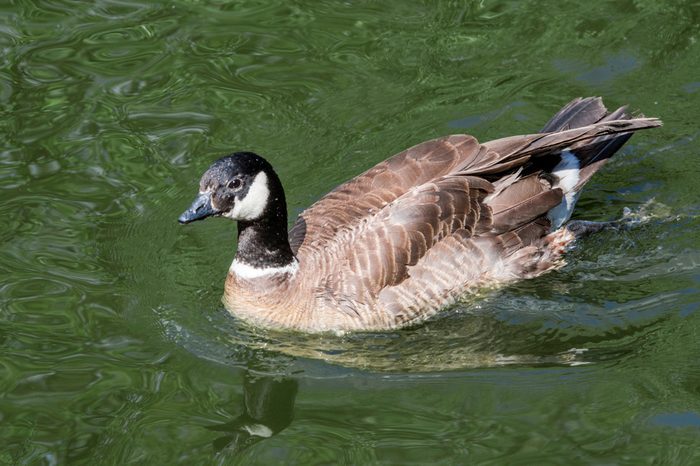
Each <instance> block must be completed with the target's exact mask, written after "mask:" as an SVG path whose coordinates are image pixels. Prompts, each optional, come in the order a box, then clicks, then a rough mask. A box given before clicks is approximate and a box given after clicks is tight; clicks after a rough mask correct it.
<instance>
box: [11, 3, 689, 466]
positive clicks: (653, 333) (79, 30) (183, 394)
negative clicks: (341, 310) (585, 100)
mask: <svg viewBox="0 0 700 466" xmlns="http://www.w3.org/2000/svg"><path fill="white" fill-rule="evenodd" d="M699 33H700V6H699V5H698V4H697V2H689V1H687V2H683V1H673V0H665V1H657V2H652V1H643V0H639V1H626V2H606V3H599V4H597V5H596V8H590V7H589V6H586V5H585V4H582V3H580V2H553V1H552V2H536V1H523V2H514V1H513V2H506V1H482V2H470V3H462V2H447V1H445V2H434V3H432V2H426V3H420V2H404V1H398V0H397V1H384V2H345V3H340V2H325V1H324V2H308V3H307V2H289V1H284V2H282V1H276V2H275V1H265V2H262V1H247V2H243V1H241V2H231V3H228V2H220V1H219V2H217V1H185V0H179V1H174V2H168V3H164V4H156V3H151V2H137V1H107V0H102V1H97V2H75V1H67V0H66V1H59V0H54V1H43V2H24V1H14V2H13V1H10V2H9V3H8V2H5V3H3V4H2V5H1V6H0V50H1V51H2V52H1V53H0V114H1V115H0V189H1V190H2V197H1V198H0V199H1V201H0V218H2V219H3V222H2V225H0V238H2V248H1V249H0V271H1V273H2V280H0V425H2V429H0V464H47V465H53V464H91V465H92V464H275V463H282V462H284V463H288V464H304V465H307V464H329V463H347V464H408V463H418V464H425V463H442V464H459V463H461V464H464V463H484V464H571V463H582V464H585V463H596V464H598V463H609V464H639V463H662V464H671V463H672V464H695V463H697V462H698V461H700V454H699V453H698V451H700V449H699V448H698V447H700V440H699V439H700V436H699V435H698V434H699V433H700V430H699V429H700V388H699V387H700V366H699V365H698V360H700V346H698V344H697V337H698V335H699V334H700V313H699V312H698V309H699V307H700V304H699V303H700V291H699V290H698V284H699V283H700V272H699V270H700V249H699V248H698V244H700V233H698V232H700V221H699V220H698V215H699V214H700V191H698V189H697V182H696V178H697V173H699V172H700V157H698V147H699V146H698V135H699V134H700V131H698V126H697V121H698V119H699V118H700V105H699V103H700V101H699V100H698V96H700V78H699V76H700V44H698V36H699ZM580 95H584V96H585V95H602V96H603V97H604V98H605V101H606V103H607V105H608V106H609V107H615V106H618V105H622V104H625V103H629V104H630V105H631V108H632V109H633V110H638V111H641V112H644V113H645V114H647V115H650V116H657V117H660V118H662V119H663V120H664V123H665V126H664V127H663V128H662V129H659V130H653V131H649V132H645V133H643V134H638V135H636V136H635V137H634V138H633V139H632V140H631V141H630V143H629V144H628V145H627V146H625V148H624V149H623V150H622V152H621V153H620V154H619V155H618V156H617V157H616V158H615V159H614V160H613V161H612V162H611V163H610V164H608V165H607V166H606V167H605V170H604V171H603V172H602V173H600V174H598V175H596V177H595V178H594V179H593V180H592V181H591V183H589V185H588V187H587V189H586V190H585V192H584V194H583V196H582V198H581V201H580V203H579V207H578V211H577V214H576V215H577V217H578V218H585V219H590V220H604V219H612V218H616V217H619V216H620V215H621V213H622V211H623V209H624V208H625V207H629V208H631V209H632V210H633V211H638V210H639V209H640V208H642V207H643V206H645V205H647V204H648V203H649V202H650V201H652V200H653V202H651V204H649V205H648V207H647V209H648V210H649V211H650V212H651V213H652V214H653V215H652V216H651V218H649V219H648V220H647V221H645V222H643V223H641V224H640V225H638V226H636V227H635V228H632V229H629V230H626V231H623V232H619V233H615V232H604V233H601V234H599V235H597V236H594V237H591V238H588V239H586V240H584V241H582V242H581V243H579V245H578V247H577V249H575V250H574V251H572V252H571V254H570V255H569V265H567V266H566V267H565V268H564V269H563V270H561V271H558V272H555V273H551V274H548V275H546V276H543V277H541V278H539V279H536V280H532V281H527V282H522V283H519V284H517V285H515V286H512V287H509V288H504V289H499V290H493V291H490V292H485V293H483V294H482V295H480V296H477V297H472V298H468V299H466V300H465V302H464V303H462V304H461V305H460V306H457V307H456V308H454V309H450V310H447V311H445V312H444V313H443V314H441V315H440V316H439V318H437V319H434V320H433V321H431V322H429V323H427V324H425V325H422V326H419V327H416V328H412V329H407V330H403V331H397V332H388V333H383V334H365V335H363V334H358V335H350V336H346V337H331V336H324V337H308V336H303V335H294V334H285V333H270V332H262V331H260V330H256V329H253V328H249V327H246V326H245V325H243V324H241V323H239V322H236V321H234V320H233V319H232V318H230V317H229V316H228V315H227V314H226V313H225V311H224V310H223V307H222V305H221V303H220V301H219V299H220V296H221V292H222V288H223V279H224V276H225V273H226V270H227V268H228V265H229V264H230V260H231V258H232V255H233V250H234V238H235V234H234V227H233V225H232V224H231V223H230V222H227V221H224V220H218V221H217V220H213V221H208V222H203V223H201V224H197V225H196V228H195V227H190V228H183V227H181V226H179V225H177V223H176V219H177V216H178V215H179V214H180V213H181V211H182V210H184V209H185V208H186V207H187V205H188V203H189V201H190V200H191V198H192V195H193V194H194V193H195V191H196V183H197V180H198V178H199V176H200V174H201V172H202V171H203V170H204V169H205V168H206V167H207V166H208V165H209V163H210V162H211V161H212V160H213V159H214V158H216V157H218V156H221V155H223V154H225V153H228V152H230V151H233V150H243V149H247V150H255V151H256V152H259V153H261V154H263V155H265V156H266V157H267V158H268V159H269V160H270V161H271V162H272V163H273V164H274V165H275V167H276V168H277V170H278V172H279V174H280V176H281V178H282V179H283V181H284V183H285V186H286V189H287V197H288V201H289V210H290V213H291V214H292V216H295V215H296V214H297V213H299V212H300V211H301V210H302V209H303V208H304V207H306V206H308V205H310V204H311V203H312V202H313V201H315V200H316V199H318V198H319V197H320V196H322V195H323V194H324V193H325V192H327V191H328V190H329V189H331V188H333V187H334V186H336V185H337V184H338V183H340V182H342V181H343V180H346V179H347V178H349V177H351V176H353V175H355V174H358V173H360V172H361V171H363V170H364V169H366V168H368V167H370V166H372V165H373V164H374V163H377V162H378V161H380V160H382V159H384V158H385V157H387V156H389V155H391V154H393V153H395V152H398V151H400V150H402V149H404V148H405V147H408V146H410V145H412V144H414V143H417V142H420V141H423V140H426V139H429V138H433V137H436V136H439V135H444V134H449V133H458V132H466V133H470V134H474V135H475V136H477V137H478V138H479V139H481V140H488V139H491V138H496V137H501V136H506V135H511V134H518V133H526V132H531V131H535V130H537V129H538V128H540V127H541V126H542V125H543V124H544V123H545V122H546V121H547V120H548V119H549V117H550V116H551V115H552V114H553V113H554V112H555V111H556V110H557V109H558V108H559V107H560V106H562V105H563V104H565V103H566V102H568V101H569V100H570V99H571V98H573V97H576V96H580Z"/></svg>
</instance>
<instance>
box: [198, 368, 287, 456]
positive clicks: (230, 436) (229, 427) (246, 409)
mask: <svg viewBox="0 0 700 466" xmlns="http://www.w3.org/2000/svg"><path fill="white" fill-rule="evenodd" d="M298 385H299V384H298V382H297V381H296V380H294V379H291V378H281V377H273V376H264V375H258V374H254V373H252V372H251V371H247V372H246V374H245V379H244V382H243V394H244V396H243V413H242V414H241V415H239V416H238V417H237V418H236V419H234V420H233V421H231V422H227V423H226V424H221V425H217V426H209V427H207V429H209V430H213V431H216V432H223V433H224V435H222V436H221V437H219V438H217V439H216V440H214V441H213V442H212V443H213V445H214V450H215V451H217V452H220V451H222V450H224V449H226V450H227V451H229V452H240V451H242V450H245V449H246V448H249V447H250V446H252V445H255V444H256V443H258V442H260V441H261V440H265V439H267V438H270V437H272V436H273V435H276V434H278V433H279V432H281V431H282V430H284V429H285V428H286V427H287V426H289V424H291V422H292V419H293V418H294V400H295V399H296V395H297V388H298Z"/></svg>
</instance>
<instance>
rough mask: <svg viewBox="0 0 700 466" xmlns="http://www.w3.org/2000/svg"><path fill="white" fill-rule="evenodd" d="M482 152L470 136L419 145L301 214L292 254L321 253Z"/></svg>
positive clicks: (292, 238) (293, 235) (293, 232)
mask: <svg viewBox="0 0 700 466" xmlns="http://www.w3.org/2000/svg"><path fill="white" fill-rule="evenodd" d="M482 150H483V149H482V148H481V147H480V146H479V143H478V142H477V141H476V139H475V138H473V137H472V136H465V135H453V136H447V137H443V138H439V139H434V140H432V141H427V142H424V143H422V144H418V145H416V146H414V147H411V148H410V149H407V150H405V151H403V152H400V153H399V154H396V155H395V156H393V157H391V158H389V159H387V160H385V161H384V162H381V163H379V164H378V165H376V166H374V167H373V168H371V169H369V170H368V171H366V172H365V173H363V174H361V175H359V176H357V177H355V178H353V179H352V180H350V181H348V182H346V183H344V184H342V185H340V186H338V187H337V188H335V189H334V190H333V191H331V192H330V193H328V194H327V195H326V196H324V197H323V198H322V199H321V200H319V201H318V202H316V203H315V204H314V205H312V206H311V207H310V208H308V209H307V210H305V211H304V212H302V214H301V215H300V216H299V218H298V219H297V221H296V223H295V224H294V226H293V227H292V229H291V231H290V232H289V240H290V244H291V246H292V250H293V251H295V252H296V251H297V250H298V249H299V248H300V247H301V246H302V244H303V245H304V246H310V245H313V246H315V247H321V246H322V245H323V243H325V242H328V241H330V240H332V239H333V238H335V236H336V235H337V233H338V232H339V231H340V230H343V229H345V230H347V229H351V228H354V227H355V226H356V224H357V223H358V222H360V221H361V220H362V219H364V218H365V217H367V216H368V215H371V214H372V213H375V212H377V211H379V210H380V209H382V208H384V207H385V206H386V205H387V204H389V203H391V202H393V201H395V200H396V199H398V198H399V197H400V196H401V195H403V194H405V193H406V192H408V191H409V190H410V189H411V188H413V187H415V186H419V185H421V184H423V183H426V182H429V181H432V180H434V179H436V178H439V177H441V176H444V175H447V174H449V173H452V172H453V171H455V169H456V167H461V166H463V165H464V164H465V163H467V162H469V161H470V160H472V159H474V158H478V157H479V153H480V151H482Z"/></svg>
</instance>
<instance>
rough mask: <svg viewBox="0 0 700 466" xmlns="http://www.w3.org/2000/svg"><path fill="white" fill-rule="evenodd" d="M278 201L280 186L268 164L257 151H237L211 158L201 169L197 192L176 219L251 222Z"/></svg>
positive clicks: (182, 221)
mask: <svg viewBox="0 0 700 466" xmlns="http://www.w3.org/2000/svg"><path fill="white" fill-rule="evenodd" d="M280 198H281V199H280ZM280 200H282V202H284V195H283V191H282V186H281V184H280V182H279V179H278V177H277V175H276V174H275V172H274V170H273V169H272V166H271V165H270V164H269V163H268V162H267V161H266V160H265V159H263V158H262V157H260V156H259V155H257V154H254V153H252V152H237V153H235V154H232V155H228V156H226V157H222V158H220V159H219V160H217V161H215V162H214V163H212V164H211V166H210V167H209V169H208V170H207V171H206V172H204V175H202V178H201V180H200V181H199V194H198V195H197V197H196V198H195V200H194V202H193V203H192V205H191V206H190V208H189V209H187V210H186V211H185V212H184V213H183V214H182V215H180V218H179V219H178V221H179V222H180V223H183V224H185V223H191V222H194V221H196V220H202V219H205V218H207V217H227V218H230V219H232V220H238V221H244V222H255V221H259V220H261V219H262V217H263V216H265V215H269V214H271V213H272V212H270V210H272V209H271V207H273V206H272V205H271V204H273V203H278V202H279V201H280ZM272 201H276V202H272Z"/></svg>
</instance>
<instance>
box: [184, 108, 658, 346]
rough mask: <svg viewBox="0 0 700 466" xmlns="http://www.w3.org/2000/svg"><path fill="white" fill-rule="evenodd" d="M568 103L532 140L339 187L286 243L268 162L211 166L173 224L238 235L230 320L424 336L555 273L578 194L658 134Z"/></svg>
mask: <svg viewBox="0 0 700 466" xmlns="http://www.w3.org/2000/svg"><path fill="white" fill-rule="evenodd" d="M660 124H661V123H660V121H659V120H657V119H653V118H632V117H630V116H628V115H627V114H626V113H625V109H624V107H623V108H620V109H618V110H616V111H614V112H612V113H609V112H608V111H607V110H606V108H605V107H604V106H603V104H602V101H601V100H600V99H599V98H586V99H576V100H574V101H572V102H571V103H569V104H568V105H566V106H565V107H564V108H562V109H561V110H560V111H559V113H557V114H556V115H555V116H554V117H553V118H552V119H551V120H550V121H549V122H548V123H547V124H546V125H545V127H544V128H543V130H542V131H541V132H540V133H536V134H530V135H523V136H513V137H507V138H503V139H498V140H494V141H490V142H487V143H483V144H480V143H479V142H478V141H477V140H476V139H475V138H474V137H472V136H467V135H452V136H447V137H443V138H439V139H435V140H431V141H427V142H424V143H422V144H418V145H416V146H414V147H411V148H410V149H407V150H405V151H403V152H401V153H399V154H397V155H395V156H393V157H391V158H389V159H387V160H385V161H384V162H381V163H379V164H378V165H376V166H374V167H373V168H371V169H369V170H368V171H366V172H365V173H363V174H361V175H359V176H357V177H355V178H353V179H351V180H349V181H347V182H346V183H344V184H342V185H340V186H338V187H337V188H335V189H334V190H333V191H331V192H330V193H329V194H327V195H326V196H324V197H323V198H322V199H320V200H319V201H318V202H316V203H315V204H313V205H312V206H311V207H310V208H308V209H307V210H305V211H304V212H302V214H301V215H300V216H299V218H298V219H297V220H296V222H295V224H294V226H293V227H292V229H291V230H290V231H289V232H287V210H286V202H285V198H284V191H283V189H282V184H281V182H280V180H279V178H278V177H277V175H276V173H275V172H274V170H273V169H272V167H271V166H270V164H269V163H268V162H267V161H265V160H264V159H263V158H262V157H260V156H258V155H256V154H253V153H250V152H239V153H235V154H232V155H230V156H227V157H224V158H222V159H219V160H217V161H216V162H214V164H213V165H212V166H211V167H210V168H209V170H207V172H206V173H205V174H204V175H203V176H202V179H201V181H200V190H199V191H200V193H199V195H198V197H197V199H196V200H195V202H194V203H193V204H192V207H190V209H188V210H187V211H186V212H185V213H183V214H182V216H181V217H180V222H181V223H189V222H191V221H194V220H199V219H201V218H205V217H209V216H224V217H229V218H231V219H234V220H237V221H238V235H239V236H238V250H237V252H236V256H235V258H234V260H233V263H232V264H231V268H230V270H229V273H228V276H227V278H226V284H225V292H224V298H223V300H224V303H225V305H226V307H227V309H229V311H230V312H231V313H232V314H234V315H236V316H238V317H240V318H243V319H244V320H247V321H250V322H252V323H254V324H256V325H261V326H265V327H274V328H289V329H296V330H301V331H306V332H323V331H355V330H382V329H391V328H397V327H402V326H406V325H409V324H413V323H417V322H420V321H422V320H424V319H426V318H428V317H430V316H431V315H433V314H435V313H436V312H438V311H439V310H440V309H442V308H444V307H445V306H448V305H450V304H452V303H454V302H455V301H456V300H457V299H458V298H459V297H460V296H463V295H464V294H465V293H467V292H469V291H470V290H474V289H476V288H479V287H483V286H491V285H497V284H502V283H506V282H509V281H513V280H517V279H523V278H530V277H535V276H538V275H540V274H542V273H544V272H546V271H548V270H552V269H554V268H556V267H558V266H559V265H560V264H561V263H562V260H561V256H562V254H563V252H564V250H565V247H566V246H567V244H569V243H570V242H571V241H572V240H573V239H574V238H575V237H576V235H577V234H578V233H579V232H580V230H581V229H580V228H579V229H574V228H567V221H568V220H569V217H570V216H571V212H572V210H573V208H574V205H575V203H576V200H577V198H578V194H579V193H580V190H581V188H582V187H583V185H584V184H585V183H586V182H587V181H588V179H590V177H591V176H592V175H593V174H594V173H595V172H596V171H597V170H598V169H599V168H600V167H601V166H602V165H603V164H604V163H605V162H606V161H607V160H608V159H609V158H610V157H611V156H612V155H613V154H614V153H615V152H616V151H617V150H618V149H619V148H620V147H621V146H622V145H623V144H624V143H625V142H626V141H627V140H628V139H629V137H630V136H631V135H632V132H634V131H636V130H639V129H644V128H651V127H655V126H659V125H660Z"/></svg>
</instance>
